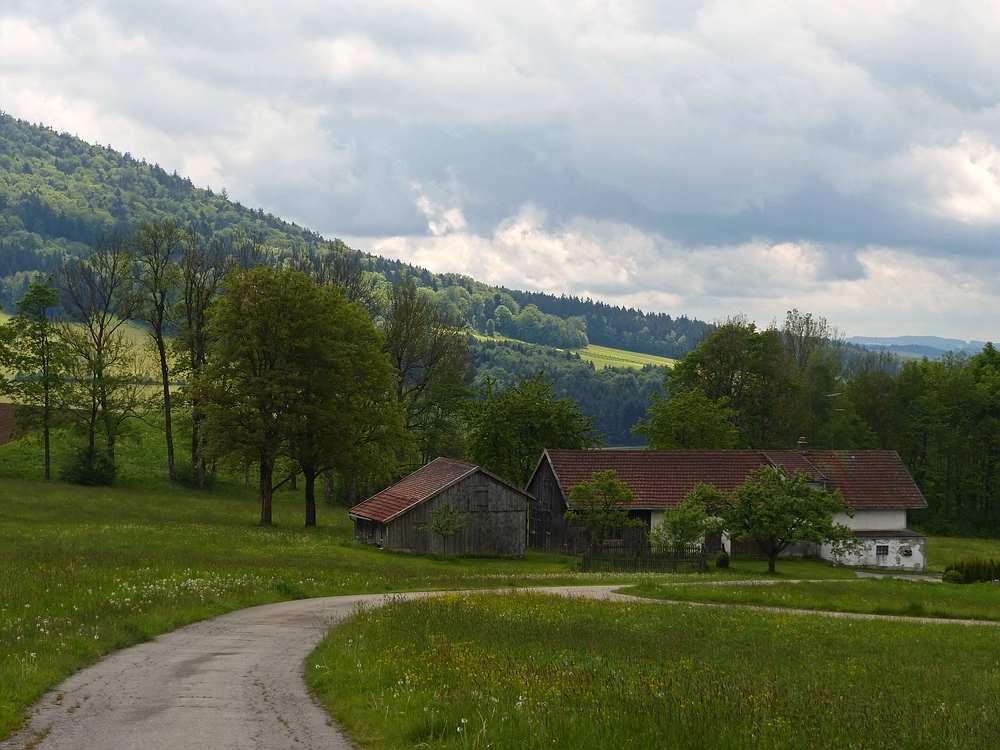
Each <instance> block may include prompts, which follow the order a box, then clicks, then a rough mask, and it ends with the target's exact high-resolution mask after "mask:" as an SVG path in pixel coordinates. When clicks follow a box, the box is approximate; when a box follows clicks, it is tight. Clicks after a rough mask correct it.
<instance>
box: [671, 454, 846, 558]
mask: <svg viewBox="0 0 1000 750" xmlns="http://www.w3.org/2000/svg"><path fill="white" fill-rule="evenodd" d="M812 482H813V479H812V477H810V476H809V475H808V474H804V473H801V472H797V473H796V474H794V475H789V474H788V472H786V471H785V470H784V469H782V468H774V467H772V466H761V467H760V468H759V469H757V470H755V471H753V472H751V473H750V475H749V476H748V477H747V478H746V480H745V481H744V482H743V484H742V485H740V486H739V487H737V488H736V489H735V490H733V492H731V493H728V494H727V493H724V492H721V491H720V490H718V489H716V488H715V487H713V486H712V485H707V484H698V485H696V486H695V488H694V489H693V490H692V491H691V492H690V493H688V496H687V498H685V501H686V502H690V503H693V504H698V505H701V506H702V507H703V508H705V511H706V512H707V513H708V515H710V516H713V517H714V518H717V519H719V521H720V525H721V528H722V530H723V531H725V533H726V534H727V535H728V536H729V538H730V539H735V540H736V541H738V542H752V543H754V544H756V545H757V547H758V548H759V549H760V551H761V552H762V553H764V554H765V555H767V569H768V571H769V572H771V573H773V572H774V569H775V561H776V560H777V559H778V555H779V554H780V553H781V552H783V551H784V550H785V549H787V548H788V546H789V545H791V544H799V543H806V544H823V543H824V542H828V543H831V544H835V545H836V544H839V543H842V542H845V541H847V540H848V539H850V538H851V537H852V532H851V530H850V529H849V528H847V527H846V526H844V525H842V524H838V523H834V522H833V514H834V513H838V512H843V513H847V514H848V515H853V511H852V510H851V508H850V506H849V505H848V504H847V502H846V501H845V500H844V498H843V496H842V495H841V494H840V492H839V491H837V492H832V493H831V492H827V491H826V490H823V489H819V488H817V487H814V486H812Z"/></svg>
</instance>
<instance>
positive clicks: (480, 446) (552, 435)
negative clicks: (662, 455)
mask: <svg viewBox="0 0 1000 750" xmlns="http://www.w3.org/2000/svg"><path fill="white" fill-rule="evenodd" d="M464 420H465V426H466V434H467V441H468V458H469V460H470V461H472V462H474V463H476V464H478V465H480V466H482V467H483V468H484V469H486V470H487V471H491V472H493V473H494V474H496V475H497V476H499V477H502V478H503V479H505V480H506V481H508V482H510V483H511V484H512V485H514V486H515V487H524V486H525V485H526V484H527V483H528V479H529V478H530V476H531V472H532V471H533V470H534V468H535V465H536V464H537V463H538V459H539V457H540V456H541V455H542V451H544V450H545V449H546V448H572V449H579V448H593V447H595V446H596V445H597V443H598V438H597V436H596V435H595V434H594V425H593V420H592V419H591V418H590V417H587V416H584V414H583V412H582V411H581V409H580V407H579V405H578V404H576V403H575V402H574V401H571V400H570V399H568V398H557V397H556V396H555V395H554V394H553V393H552V383H551V382H550V381H548V380H545V379H544V373H542V372H539V373H537V374H536V375H535V376H534V377H533V378H532V379H531V380H525V379H524V378H523V377H521V378H520V383H518V384H517V385H516V386H513V387H511V388H507V389H506V390H503V389H501V388H500V387H499V386H498V384H497V383H496V382H495V381H494V380H492V379H490V378H488V379H487V380H486V382H485V384H484V385H483V387H482V388H481V389H480V391H479V399H478V400H476V401H473V402H469V403H468V404H466V406H465V414H464Z"/></svg>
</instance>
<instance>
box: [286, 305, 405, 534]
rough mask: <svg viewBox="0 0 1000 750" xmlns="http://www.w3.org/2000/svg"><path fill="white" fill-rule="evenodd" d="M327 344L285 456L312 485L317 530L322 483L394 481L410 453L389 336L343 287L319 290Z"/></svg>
mask: <svg viewBox="0 0 1000 750" xmlns="http://www.w3.org/2000/svg"><path fill="white" fill-rule="evenodd" d="M317 294H318V297H320V298H321V301H322V304H323V308H322V309H323V312H324V315H323V317H322V318H318V319H317V322H321V323H322V324H323V325H324V327H325V330H324V336H325V338H324V341H323V342H322V346H321V347H319V348H318V349H317V351H316V352H315V359H314V361H313V362H312V363H310V365H309V366H308V367H306V368H303V371H302V372H301V373H300V375H301V376H302V378H303V386H302V389H301V391H300V394H299V401H298V403H297V404H295V405H294V407H293V412H294V418H293V420H292V421H291V425H290V432H289V435H288V440H287V443H286V450H285V451H284V452H286V454H287V456H288V458H290V459H291V460H292V461H293V462H294V463H295V464H296V466H297V467H298V468H299V469H301V471H302V475H303V477H304V479H305V488H304V489H305V501H306V526H315V525H316V478H317V477H318V476H319V475H321V474H322V473H323V472H325V471H330V470H335V471H337V472H338V473H339V474H340V476H341V477H342V478H351V479H357V478H359V477H360V478H364V479H368V480H374V481H380V480H388V479H391V478H392V477H393V475H394V474H395V471H396V467H397V466H398V465H399V463H400V461H401V460H402V459H403V457H404V456H405V454H406V453H407V451H408V449H409V448H410V447H411V444H410V439H409V438H410V436H409V433H407V432H406V430H405V427H404V422H405V415H404V412H403V409H402V406H401V405H400V404H398V403H397V402H396V401H395V400H393V398H392V390H393V385H394V378H393V375H394V373H393V370H392V367H391V366H390V364H389V361H388V359H387V358H386V356H385V355H384V354H383V353H382V351H381V345H382V335H381V333H380V332H379V331H378V330H377V329H376V328H375V326H374V325H373V323H372V322H371V319H370V318H369V317H368V315H367V314H366V313H365V311H364V310H363V309H361V308H360V307H359V306H358V305H357V304H355V303H353V302H350V301H349V300H347V299H346V298H345V297H344V296H343V294H342V293H341V291H340V290H339V289H338V288H337V287H327V288H323V289H317Z"/></svg>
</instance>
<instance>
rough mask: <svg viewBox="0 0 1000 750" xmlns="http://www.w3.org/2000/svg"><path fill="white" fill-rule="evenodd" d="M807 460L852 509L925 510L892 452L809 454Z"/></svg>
mask: <svg viewBox="0 0 1000 750" xmlns="http://www.w3.org/2000/svg"><path fill="white" fill-rule="evenodd" d="M806 458H808V459H809V462H810V463H812V464H813V465H815V466H816V467H817V468H818V469H820V470H821V471H822V472H823V474H825V475H826V478H827V483H826V488H827V489H828V490H830V491H831V492H832V491H833V490H840V492H841V493H842V494H843V495H844V498H845V499H846V500H847V502H849V503H850V504H851V506H852V507H854V508H858V509H863V508H914V509H916V508H926V507H927V501H926V500H924V496H923V495H922V494H921V493H920V490H919V488H918V487H917V485H916V483H914V481H913V479H912V478H911V477H910V473H909V472H908V471H907V470H906V466H904V465H903V462H902V461H901V460H900V458H899V456H898V455H897V454H896V452H895V451H810V452H809V453H808V455H807V456H806Z"/></svg>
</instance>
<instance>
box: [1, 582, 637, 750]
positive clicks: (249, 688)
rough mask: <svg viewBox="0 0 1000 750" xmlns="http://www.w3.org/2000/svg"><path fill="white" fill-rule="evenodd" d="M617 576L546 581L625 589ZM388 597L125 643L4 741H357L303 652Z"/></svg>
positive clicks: (227, 621)
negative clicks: (317, 695) (604, 581)
mask: <svg viewBox="0 0 1000 750" xmlns="http://www.w3.org/2000/svg"><path fill="white" fill-rule="evenodd" d="M613 588H615V587H612V586H593V587H574V588H566V589H546V590H547V591H552V592H553V593H563V594H568V595H575V596H592V597H598V598H614V599H619V598H621V599H624V598H626V597H618V596H616V595H614V594H612V593H611V591H612V589H613ZM425 595H426V594H402V595H394V596H393V598H399V597H406V598H411V597H414V596H425ZM388 600H389V597H387V596H384V595H368V596H337V597H327V598H320V599H302V600H299V601H293V602H280V603H278V604H267V605H264V606H260V607H251V608H250V609H243V610H239V611H237V612H231V613H229V614H227V615H222V616H220V617H215V618H213V619H211V620H205V621H203V622H199V623H196V624H194V625H189V626H188V627H186V628H181V629H180V630H176V631H174V632H172V633H167V634H166V635H161V636H159V637H158V638H156V639H154V640H152V641H150V642H148V643H142V644H140V645H138V646H133V647H132V648H127V649H124V650H122V651H117V652H115V653H113V654H110V655H108V656H107V657H105V658H104V659H102V660H101V661H100V662H98V663H97V664H94V665H93V666H91V667H87V668H86V669H83V670H81V671H80V672H77V673H76V674H75V675H73V676H72V677H70V678H69V679H68V680H66V681H65V682H63V683H62V684H61V685H59V686H58V687H57V688H56V689H55V690H53V691H52V692H51V693H49V694H47V695H46V696H45V697H44V698H43V699H42V700H41V701H40V702H39V703H38V704H37V705H36V706H35V707H34V709H33V715H32V718H31V723H30V726H29V727H28V728H27V729H25V730H23V731H21V732H19V733H17V734H15V735H14V736H12V737H11V738H9V739H8V740H6V741H4V742H3V743H0V750H14V749H15V748H17V749H18V750H23V749H24V748H34V749H35V750H64V749H65V750H70V749H72V750H127V749H129V748H142V750H200V749H201V748H204V749H205V750H229V749H230V748H232V749H233V750H235V749H237V748H240V749H242V748H261V749H266V750H281V749H282V748H297V749H298V750H302V749H303V748H331V749H333V750H337V749H339V748H353V747H354V745H353V744H352V743H351V741H350V740H348V739H347V738H346V737H345V736H344V735H343V734H342V733H341V732H340V730H339V729H338V728H337V727H336V726H335V725H333V723H332V722H331V721H330V717H329V716H328V715H327V713H326V712H325V711H324V710H323V709H322V708H320V707H319V706H318V705H317V704H316V703H314V702H313V700H312V698H311V697H310V696H309V693H308V691H307V690H306V685H305V680H304V678H303V671H304V668H305V666H304V662H305V659H306V657H307V656H308V655H309V654H310V653H311V652H312V650H313V649H314V648H315V647H316V644H317V643H319V641H320V640H321V639H322V638H323V636H324V635H325V634H326V632H327V630H328V629H329V627H330V626H331V625H332V624H333V623H335V622H337V621H339V620H342V619H343V618H345V617H347V616H349V615H351V614H353V613H354V612H355V611H356V609H357V608H358V607H359V606H368V607H372V606H378V605H380V604H384V603H385V602H386V601H388ZM32 743H34V744H32Z"/></svg>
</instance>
